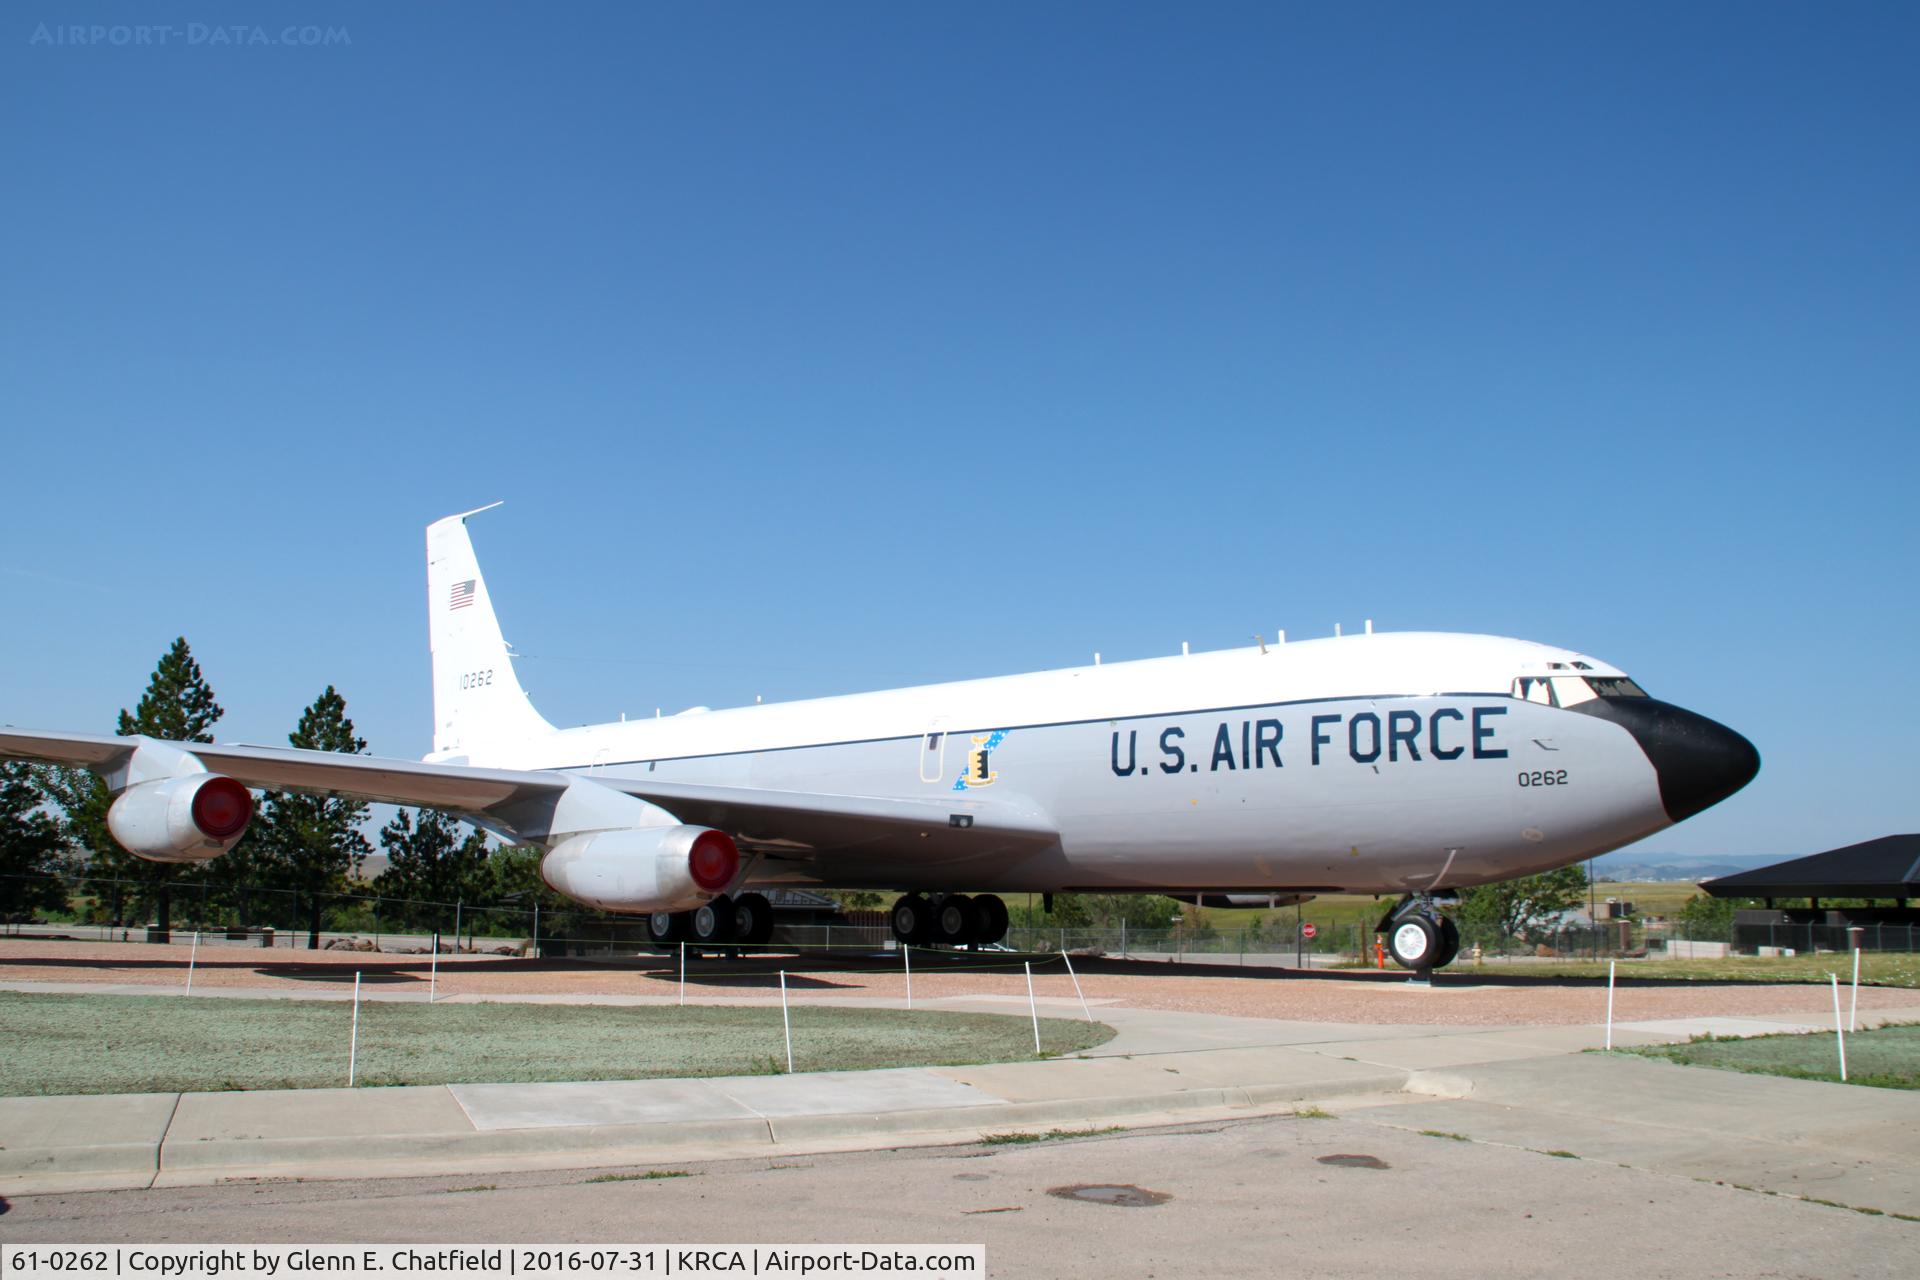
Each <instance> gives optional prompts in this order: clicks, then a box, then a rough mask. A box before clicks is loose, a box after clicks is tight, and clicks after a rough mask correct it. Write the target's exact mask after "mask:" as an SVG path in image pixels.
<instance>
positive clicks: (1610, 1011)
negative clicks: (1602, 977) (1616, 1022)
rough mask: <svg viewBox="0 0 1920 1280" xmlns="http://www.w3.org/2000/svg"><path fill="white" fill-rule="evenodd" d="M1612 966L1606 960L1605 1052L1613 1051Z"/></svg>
mask: <svg viewBox="0 0 1920 1280" xmlns="http://www.w3.org/2000/svg"><path fill="white" fill-rule="evenodd" d="M1613 966H1614V961H1612V960H1609V961H1607V1052H1608V1053H1612V1052H1613Z"/></svg>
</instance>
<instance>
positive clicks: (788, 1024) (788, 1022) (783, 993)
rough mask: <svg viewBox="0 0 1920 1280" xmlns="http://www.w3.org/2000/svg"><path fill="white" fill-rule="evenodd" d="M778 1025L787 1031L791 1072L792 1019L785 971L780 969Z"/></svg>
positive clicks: (788, 1062)
mask: <svg viewBox="0 0 1920 1280" xmlns="http://www.w3.org/2000/svg"><path fill="white" fill-rule="evenodd" d="M780 1025H781V1027H782V1028H784V1029H785V1031H786V1033H787V1074H788V1075H792V1074H793V1019H792V1018H791V1017H790V1016H788V1014H787V971H786V970H785V969H782V970H781V971H780Z"/></svg>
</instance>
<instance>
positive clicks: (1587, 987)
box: [0, 938, 1920, 1026]
mask: <svg viewBox="0 0 1920 1280" xmlns="http://www.w3.org/2000/svg"><path fill="white" fill-rule="evenodd" d="M188 952H189V948H188V947H186V946H184V945H180V944H174V945H170V946H159V945H150V944H147V943H93V942H56V941H47V940H42V939H31V938H7V939H0V982H92V983H122V984H139V985H147V986H156V987H166V986H172V987H179V986H181V985H183V984H184V983H185V981H186V968H187V958H188ZM913 961H914V973H913V993H914V996H915V997H916V998H917V999H936V998H939V997H943V996H964V995H994V996H1007V997H1022V996H1025V995H1026V991H1027V987H1026V978H1025V975H1024V974H1023V972H1022V971H1021V967H1020V965H1021V960H1020V958H1018V957H1013V956H1009V955H1007V954H1005V953H998V954H995V953H988V954H986V955H982V956H980V957H977V958H976V957H970V956H956V957H954V958H953V959H946V958H945V957H944V956H942V955H941V954H939V953H932V952H928V953H921V952H916V953H915V954H914V957H913ZM428 965H429V958H428V957H426V956H398V955H395V956H389V955H382V954H380V953H377V952H374V953H367V952H348V951H318V952H310V951H293V950H274V951H266V950H261V949H259V948H252V947H243V946H227V945H205V946H202V947H201V948H200V953H199V958H198V963H197V965H196V968H195V973H194V985H195V986H196V987H241V988H248V989H275V988H277V989H281V990H307V991H311V990H314V989H315V988H316V986H318V987H323V988H325V989H329V990H338V989H339V984H343V983H345V984H350V983H351V982H352V974H353V972H354V970H356V969H359V970H361V971H362V972H363V973H364V974H365V978H366V981H367V982H368V983H369V985H370V989H373V990H378V991H383V992H388V991H393V990H395V989H396V988H397V987H402V986H412V985H413V984H418V985H419V986H420V987H424V986H425V984H426V982H427V978H428ZM806 965H812V966H814V967H812V968H806V967H803V966H806ZM1075 965H1076V969H1077V972H1078V974H1079V977H1080V984H1081V987H1082V989H1083V990H1084V991H1085V993H1086V996H1087V998H1088V999H1089V1000H1112V1001H1116V1002H1118V1003H1120V1004H1123V1005H1128V1006H1132V1007H1136V1008H1149V1009H1169V1010H1176V1011H1183V1012H1192V1013H1212V1014H1226V1015H1231V1016H1236V1017H1246V1018H1280V1019H1286V1020H1288V1021H1299V1022H1351V1023H1375V1024H1408V1025H1428V1026H1433V1025H1461V1026H1546V1025H1581V1024H1587V1023H1595V1022H1600V1021H1602V1020H1604V1018H1605V1016H1606V984H1605V983H1604V982H1602V981H1598V980H1595V979H1591V978H1561V977H1535V976H1511V975H1507V974H1495V973H1492V972H1490V971H1489V972H1476V971H1475V970H1473V969H1471V968H1460V969H1449V970H1447V971H1445V972H1443V974H1442V975H1441V977H1440V980H1439V981H1438V982H1437V983H1436V984H1435V985H1434V986H1433V987H1432V988H1431V989H1422V988H1415V987H1411V986H1409V985H1408V983H1407V981H1406V975H1404V974H1401V973H1397V972H1394V971H1388V972H1386V973H1379V972H1366V971H1356V970H1336V971H1332V972H1326V971H1320V972H1312V973H1309V972H1306V971H1302V970H1296V969H1267V968H1247V969H1245V970H1240V969H1234V968H1226V967H1214V966H1203V965H1182V966H1177V967H1176V966H1174V965H1170V964H1149V963H1143V962H1138V961H1135V962H1124V961H1118V960H1103V959H1092V958H1089V959H1085V960H1077V961H1076V962H1075ZM789 966H791V967H789ZM783 967H785V968H787V969H788V975H787V983H788V988H789V991H790V993H791V994H792V996H793V997H794V998H795V999H801V1000H804V999H805V998H806V997H807V995H809V994H820V995H843V996H877V997H888V998H892V999H900V998H902V997H903V996H904V995H905V993H906V986H905V982H904V979H903V975H902V974H901V972H900V970H899V969H898V968H897V967H896V961H894V960H893V959H891V958H886V959H880V960H874V961H862V960H843V961H837V962H836V964H835V966H833V967H827V966H824V965H821V964H820V962H819V961H817V960H800V959H797V958H795V957H793V956H774V955H770V954H769V955H756V956H750V957H747V958H744V959H741V960H738V961H734V962H726V961H718V960H709V961H698V960H696V961H694V962H693V963H691V964H690V965H689V969H688V990H687V996H688V999H690V1000H709V999H725V998H727V997H729V996H734V997H742V996H744V997H764V996H766V995H770V994H773V993H775V992H777V990H778V978H777V973H778V971H779V970H780V969H781V968H783ZM1625 967H1628V966H1623V968H1625ZM677 980H678V974H677V968H676V963H675V961H674V960H673V959H672V958H670V957H645V958H642V959H640V960H635V961H617V962H611V963H603V962H593V961H579V960H573V961H559V960H547V961H534V960H518V959H506V958H499V957H492V956H474V957H468V956H460V957H454V956H445V957H442V958H441V960H440V966H439V977H438V986H439V991H440V992H441V993H442V994H443V995H574V996H579V997H582V998H586V999H592V998H593V997H595V996H671V995H673V994H675V992H676V990H677ZM1034 987H1035V990H1036V992H1037V993H1038V994H1039V995H1040V996H1041V997H1043V998H1046V997H1052V998H1056V999H1060V998H1064V999H1072V998H1073V986H1072V984H1071V982H1070V981H1069V979H1068V976H1067V972H1066V969H1065V968H1064V966H1063V965H1062V964H1061V962H1060V960H1059V959H1058V957H1041V958H1037V959H1036V962H1035V965H1034ZM423 994H424V992H423ZM1832 1001H1833V997H1832V995H1831V993H1830V992H1829V990H1828V989H1827V988H1826V987H1825V986H1820V985H1812V986H1809V985H1797V986H1791V985H1781V986H1771V985H1762V984H1758V983H1751V982H1731V983H1714V982H1691V981H1671V980H1667V981H1660V980H1639V981H1636V980H1634V979H1633V978H1631V977H1630V976H1628V977H1623V978H1622V980H1621V982H1620V985H1619V988H1618V990H1617V991H1616V993H1615V997H1614V1017H1615V1018H1616V1019H1617V1020H1619V1021H1623V1022H1632V1021H1638V1020H1643V1019H1654V1018H1682V1017H1706V1016H1729V1017H1738V1016H1742V1015H1763V1014H1806V1015H1816V1016H1817V1015H1826V1014H1830V1013H1831V1011H1832V1008H1833V1003H1832ZM1860 1008H1861V1009H1862V1010H1863V1011H1868V1012H1871V1011H1874V1010H1880V1009H1911V1008H1920V992H1915V991H1912V990H1907V989H1898V988H1876V987H1862V988H1861V989H1860Z"/></svg>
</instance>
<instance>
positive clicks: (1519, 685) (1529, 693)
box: [1513, 676, 1560, 707]
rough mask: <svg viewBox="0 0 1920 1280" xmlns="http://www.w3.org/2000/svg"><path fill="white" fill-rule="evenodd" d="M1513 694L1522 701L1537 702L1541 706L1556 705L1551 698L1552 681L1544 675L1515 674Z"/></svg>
mask: <svg viewBox="0 0 1920 1280" xmlns="http://www.w3.org/2000/svg"><path fill="white" fill-rule="evenodd" d="M1513 696H1514V697H1516V698H1518V699H1520V701H1522V702H1537V703H1539V704H1540V705H1541V706H1543V707H1557V706H1559V705H1560V704H1559V703H1557V702H1555V701H1554V700H1553V681H1552V680H1549V679H1548V678H1547V677H1546V676H1515V677H1514V680H1513Z"/></svg>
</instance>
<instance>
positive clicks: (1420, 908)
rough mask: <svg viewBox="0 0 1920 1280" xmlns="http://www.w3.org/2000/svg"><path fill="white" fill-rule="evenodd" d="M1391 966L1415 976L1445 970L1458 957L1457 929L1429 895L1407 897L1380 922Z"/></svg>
mask: <svg viewBox="0 0 1920 1280" xmlns="http://www.w3.org/2000/svg"><path fill="white" fill-rule="evenodd" d="M1379 932H1381V933H1384V934H1386V935H1387V952H1388V954H1390V955H1391V956H1392V957H1393V960H1394V963H1395V964H1397V965H1399V966H1400V967H1401V968H1403V969H1412V970H1413V971H1414V972H1415V973H1416V974H1431V973H1432V972H1433V971H1434V970H1435V969H1442V968H1445V967H1446V966H1447V965H1449V964H1451V963H1453V958H1454V957H1455V956H1457V955H1459V954H1460V927H1459V926H1458V925H1456V924H1454V922H1453V921H1452V920H1450V919H1448V918H1447V917H1446V916H1444V915H1442V914H1440V909H1439V908H1438V907H1436V906H1434V905H1433V898H1432V896H1431V895H1430V894H1424V893H1420V894H1408V895H1407V896H1406V897H1404V898H1402V899H1400V901H1399V902H1398V903H1396V904H1395V905H1394V908H1393V910H1391V911H1389V912H1388V913H1387V916H1386V919H1384V920H1382V921H1381V922H1380V926H1379Z"/></svg>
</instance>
